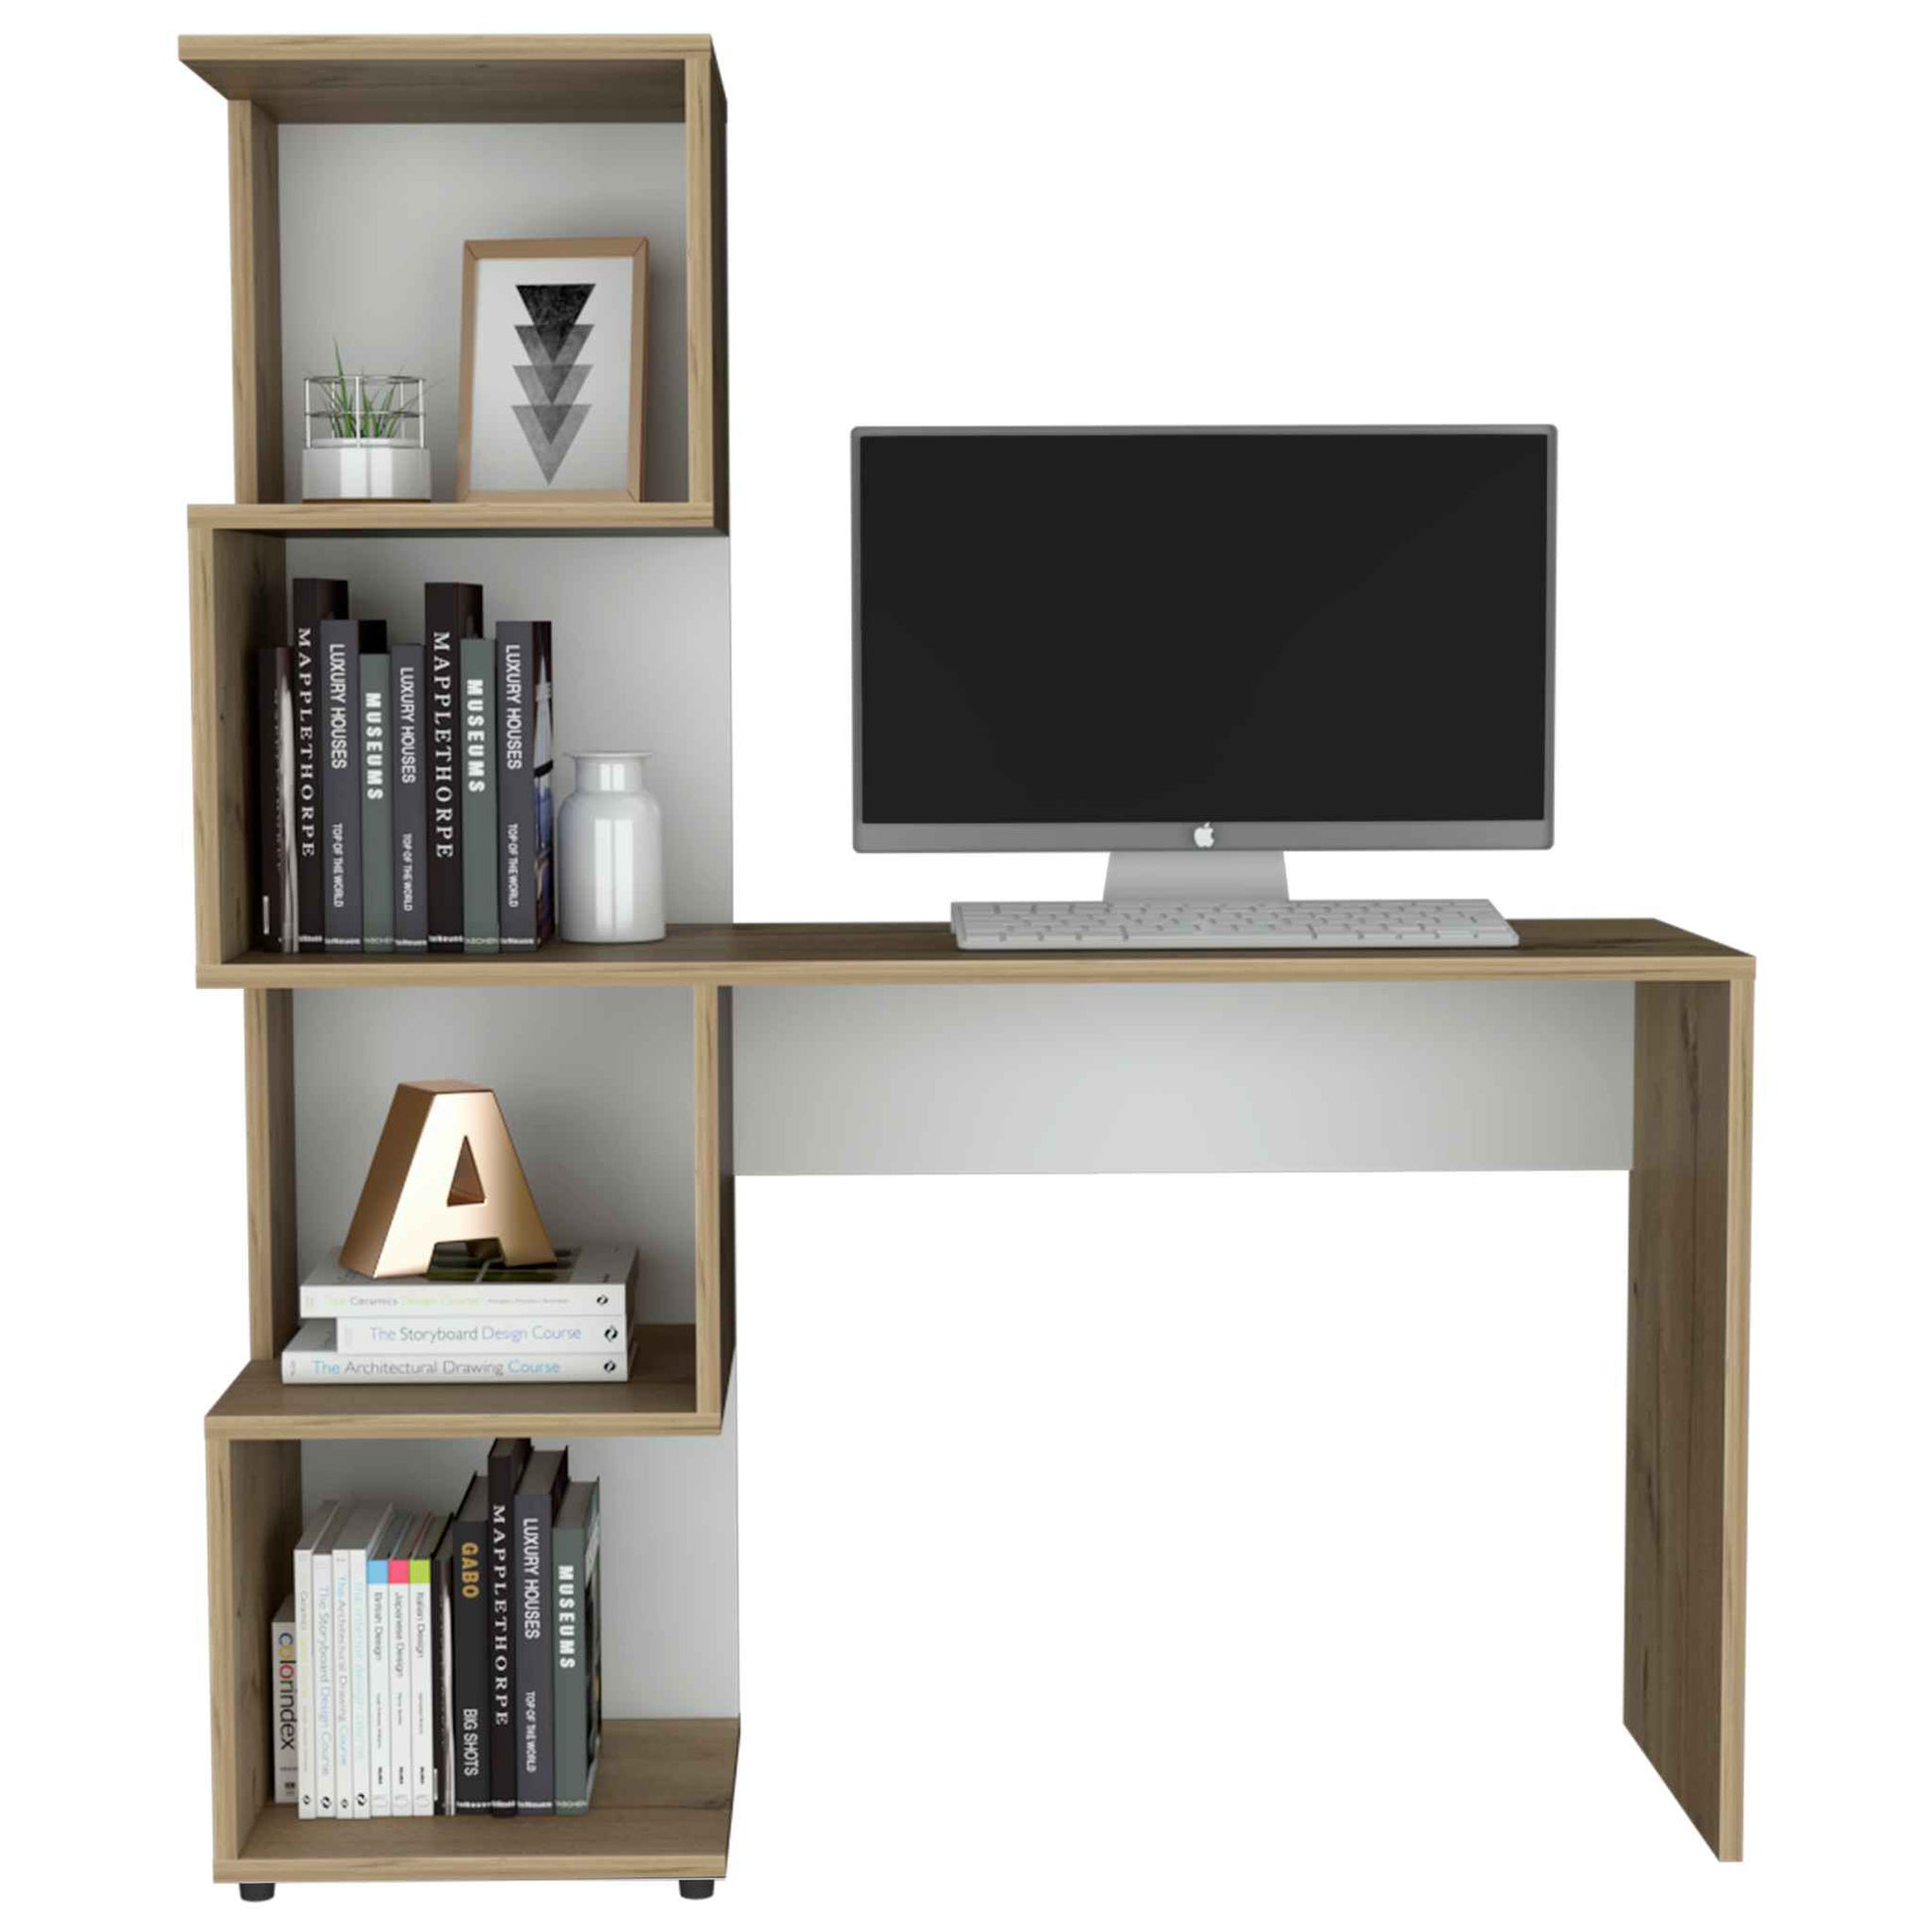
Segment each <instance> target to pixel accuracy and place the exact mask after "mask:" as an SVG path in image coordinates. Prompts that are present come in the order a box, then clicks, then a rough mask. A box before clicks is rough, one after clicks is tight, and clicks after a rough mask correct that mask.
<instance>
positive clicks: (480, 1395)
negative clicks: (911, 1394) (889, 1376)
mask: <svg viewBox="0 0 1932 1932" xmlns="http://www.w3.org/2000/svg"><path fill="white" fill-rule="evenodd" d="M637 1335H638V1343H637V1353H636V1355H635V1356H634V1357H633V1359H632V1362H631V1374H630V1380H629V1381H627V1382H622V1383H617V1384H612V1383H604V1382H586V1383H583V1384H576V1383H564V1384H551V1383H527V1382H496V1383H489V1384H485V1385H483V1386H481V1387H480V1386H478V1385H476V1384H472V1383H465V1384H462V1385H460V1386H457V1387H449V1386H445V1385H442V1384H437V1383H427V1384H423V1385H420V1386H414V1387H412V1386H384V1385H368V1384H365V1385H361V1386H358V1387H353V1388H339V1387H335V1386H318V1385H317V1384H314V1383H302V1382H298V1383H285V1382H284V1381H283V1380H282V1376H281V1368H280V1365H279V1364H278V1363H276V1362H273V1361H256V1362H250V1363H248V1364H247V1366H246V1367H245V1368H243V1369H242V1371H241V1373H240V1374H239V1375H237V1376H236V1377H235V1379H234V1380H233V1381H232V1382H231V1383H229V1385H228V1388H227V1391H226V1393H225V1394H223V1395H222V1397H221V1399H220V1400H219V1401H218V1402H217V1403H215V1405H214V1407H213V1408H212V1409H210V1410H209V1411H208V1412H207V1435H208V1436H209V1437H210V1438H211V1439H221V1440H226V1441H229V1442H244V1443H291V1442H349V1441H398V1442H400V1441H407V1440H409V1439H412V1438H419V1439H431V1438H441V1437H448V1436H556V1437H565V1438H570V1437H584V1436H715V1435H716V1434H717V1433H718V1430H719V1428H720V1426H721V1424H722V1422H723V1419H724V1418H723V1413H722V1411H721V1410H719V1409H708V1410H707V1409H700V1408H699V1406H698V1383H697V1329H696V1327H695V1325H694V1324H693V1323H691V1322H688V1321H683V1322H670V1321H665V1322H649V1323H647V1324H645V1325H644V1326H642V1327H641V1328H639V1329H638V1330H637Z"/></svg>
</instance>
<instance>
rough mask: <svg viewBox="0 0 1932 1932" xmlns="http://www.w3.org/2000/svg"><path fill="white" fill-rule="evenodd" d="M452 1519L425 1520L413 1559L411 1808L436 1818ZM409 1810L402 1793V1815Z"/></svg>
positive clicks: (399, 1802) (399, 1809) (414, 1812)
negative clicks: (439, 1659)
mask: <svg viewBox="0 0 1932 1932" xmlns="http://www.w3.org/2000/svg"><path fill="white" fill-rule="evenodd" d="M449 1520H450V1519H449V1518H448V1517H447V1516H431V1517H429V1518H427V1519H426V1520H425V1522H424V1523H423V1525H422V1528H421V1530H420V1531H419V1532H418V1535H417V1538H416V1544H415V1548H414V1549H413V1551H412V1552H411V1554H410V1558H409V1764H410V1776H409V1786H408V1795H409V1803H408V1806H407V1807H406V1809H407V1810H408V1812H409V1814H410V1816H411V1817H413V1818H434V1817H435V1816H436V1705H437V1699H436V1615H435V1596H436V1576H435V1552H436V1549H437V1546H438V1545H439V1544H440V1543H441V1541H442V1538H443V1532H444V1529H445V1528H446V1527H447V1525H448V1523H449ZM404 1809H405V1807H404V1805H403V1803H402V1796H401V1793H398V1795H397V1802H396V1811H397V1815H398V1816H400V1815H401V1814H402V1812H403V1810H404Z"/></svg>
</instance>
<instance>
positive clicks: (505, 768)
mask: <svg viewBox="0 0 1932 1932" xmlns="http://www.w3.org/2000/svg"><path fill="white" fill-rule="evenodd" d="M496 700H497V703H496V749H497V772H496V777H497V812H496V822H497V833H498V839H497V843H498V847H499V850H500V853H501V861H502V864H501V871H500V875H499V877H498V881H497V906H498V917H499V921H500V924H501V927H502V934H501V937H502V946H503V950H504V951H505V952H510V951H524V952H528V951H531V950H533V949H534V948H536V947H537V946H540V945H541V944H542V943H543V942H544V940H545V939H547V938H548V937H549V936H550V932H551V929H552V927H553V925H554V922H555V916H554V912H553V911H552V909H551V889H550V871H551V866H550V822H551V807H550V772H551V754H550V726H549V710H550V626H549V624H548V623H546V622H540V621H529V620H524V619H517V620H511V621H502V622H499V623H498V624H497V626H496Z"/></svg>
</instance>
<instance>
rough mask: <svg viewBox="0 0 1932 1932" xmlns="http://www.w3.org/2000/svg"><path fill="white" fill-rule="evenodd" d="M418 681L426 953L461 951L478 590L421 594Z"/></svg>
mask: <svg viewBox="0 0 1932 1932" xmlns="http://www.w3.org/2000/svg"><path fill="white" fill-rule="evenodd" d="M423 617H424V624H425V629H424V632H423V636H424V643H423V655H424V676H425V679H426V680H427V683H428V696H429V724H428V730H429V901H428V903H429V950H430V951H431V952H461V951H462V950H463V775H462V773H463V759H462V757H461V753H460V732H461V724H460V717H461V706H460V704H459V700H458V686H459V685H460V683H461V681H462V656H463V640H464V638H466V637H480V636H482V635H483V586H482V585H481V584H429V585H425V586H424V590H423Z"/></svg>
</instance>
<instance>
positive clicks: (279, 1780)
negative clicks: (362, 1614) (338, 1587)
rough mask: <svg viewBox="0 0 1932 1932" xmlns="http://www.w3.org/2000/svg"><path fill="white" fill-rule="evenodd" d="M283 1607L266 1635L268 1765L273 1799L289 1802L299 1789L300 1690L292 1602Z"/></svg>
mask: <svg viewBox="0 0 1932 1932" xmlns="http://www.w3.org/2000/svg"><path fill="white" fill-rule="evenodd" d="M283 1610H284V1614H283V1615H281V1616H278V1617H277V1618H276V1619H275V1621H274V1623H273V1625H272V1626H271V1627H270V1629H269V1637H268V1663H269V1683H270V1684H271V1685H272V1686H273V1687H274V1698H273V1703H274V1711H273V1716H272V1729H271V1732H270V1737H269V1745H270V1748H269V1769H270V1772H271V1774H272V1777H273V1782H274V1791H275V1802H276V1803H277V1804H278V1805H293V1804H295V1803H296V1801H297V1798H298V1797H299V1795H300V1792H301V1772H300V1768H299V1760H300V1756H301V1746H300V1737H299V1733H300V1726H301V1691H300V1688H299V1685H298V1675H299V1673H298V1668H297V1663H296V1657H297V1644H296V1635H295V1605H294V1604H293V1603H287V1604H284V1605H283ZM298 1815H299V1811H298Z"/></svg>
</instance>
